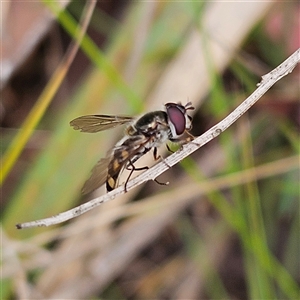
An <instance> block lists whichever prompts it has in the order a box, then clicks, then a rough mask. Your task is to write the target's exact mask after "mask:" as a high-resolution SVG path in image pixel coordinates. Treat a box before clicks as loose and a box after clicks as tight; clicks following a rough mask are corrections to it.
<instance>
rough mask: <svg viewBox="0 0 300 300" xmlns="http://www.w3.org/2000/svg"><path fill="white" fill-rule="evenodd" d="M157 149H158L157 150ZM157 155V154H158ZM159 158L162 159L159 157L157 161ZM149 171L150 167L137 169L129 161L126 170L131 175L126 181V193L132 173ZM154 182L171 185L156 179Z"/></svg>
mask: <svg viewBox="0 0 300 300" xmlns="http://www.w3.org/2000/svg"><path fill="white" fill-rule="evenodd" d="M155 149H156V148H155ZM156 154H157V153H156ZM159 158H160V157H158V158H157V159H159ZM148 169H149V167H148V166H145V167H141V168H137V167H135V165H134V164H133V163H132V161H131V160H129V162H128V165H127V166H126V170H129V171H130V173H129V175H128V177H127V179H126V182H125V185H124V191H125V193H127V184H128V181H129V179H130V177H131V175H132V173H133V172H134V171H143V170H148ZM153 181H155V182H156V183H158V184H160V185H168V184H169V182H160V181H158V180H157V179H156V178H155V179H154V180H153Z"/></svg>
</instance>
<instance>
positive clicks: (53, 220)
mask: <svg viewBox="0 0 300 300" xmlns="http://www.w3.org/2000/svg"><path fill="white" fill-rule="evenodd" d="M299 62H300V49H298V50H296V51H295V52H294V53H293V54H292V55H291V56H290V57H289V58H287V59H286V60H285V61H284V62H283V63H282V64H280V65H279V66H278V67H277V68H275V69H274V70H273V71H271V72H270V73H268V74H266V75H264V76H262V81H261V82H260V83H259V84H258V88H257V89H256V90H255V91H254V92H253V93H252V94H251V95H250V96H249V97H248V98H247V99H245V101H243V102H242V103H241V104H240V105H239V106H238V107H237V108H236V109H235V110H234V111H233V112H231V113H230V114H229V115H228V116H227V117H226V118H224V119H223V120H222V121H221V122H219V123H218V124H216V125H215V126H213V127H212V128H211V129H209V130H208V131H206V132H205V133H204V134H202V135H201V136H199V137H197V138H196V139H195V140H193V141H191V142H189V143H188V144H186V145H184V146H183V147H182V149H180V150H178V151H177V152H176V153H174V154H172V155H170V156H169V157H167V158H166V159H165V160H164V161H162V162H160V163H158V164H156V165H155V166H153V167H152V168H150V169H149V170H147V171H145V172H144V173H142V174H141V175H139V176H137V177H135V178H133V179H132V180H130V181H129V182H128V183H127V190H128V191H129V190H131V189H133V188H134V187H136V186H138V185H140V184H142V183H144V182H146V181H149V180H154V179H155V178H156V177H158V176H159V175H160V174H162V173H163V172H165V171H166V170H168V169H169V167H172V166H173V165H175V164H177V163H178V162H180V161H181V160H182V159H184V158H185V157H187V156H188V155H190V154H191V153H193V152H194V151H196V150H198V149H199V148H200V147H202V146H204V145H205V144H207V143H208V142H209V141H211V140H212V139H214V138H215V137H217V136H218V135H219V134H220V133H221V132H223V131H225V130H226V129H227V128H228V127H229V126H231V125H232V124H233V123H234V122H235V121H236V120H237V119H238V118H240V117H241V116H242V115H243V114H244V113H245V112H246V111H248V110H249V109H250V107H251V106H252V105H254V104H255V103H256V102H257V101H258V100H259V99H260V98H261V97H262V96H263V95H264V94H265V93H266V92H267V91H268V90H269V89H270V88H271V87H272V86H273V85H274V84H275V83H276V82H277V81H279V80H280V79H281V78H282V77H284V76H286V75H288V74H289V73H291V72H292V71H293V69H294V68H295V67H296V65H297V64H298V63H299ZM124 192H125V191H124V187H123V186H120V187H118V188H116V189H115V190H113V191H111V192H109V193H107V194H105V195H103V196H101V197H97V198H95V199H92V200H91V201H89V202H87V203H84V204H82V205H80V206H77V207H75V208H73V209H70V210H68V211H66V212H63V213H60V214H58V215H55V216H52V217H50V218H45V219H41V220H37V221H32V222H26V223H20V224H17V225H16V227H17V228H18V229H22V228H31V227H39V226H50V225H55V224H59V223H62V222H64V221H67V220H70V219H72V218H75V217H77V216H80V215H82V214H83V213H85V212H87V211H89V210H91V209H93V208H95V207H97V206H99V205H100V204H102V203H104V202H107V201H109V200H112V199H114V198H115V197H116V196H118V195H120V194H123V193H124Z"/></svg>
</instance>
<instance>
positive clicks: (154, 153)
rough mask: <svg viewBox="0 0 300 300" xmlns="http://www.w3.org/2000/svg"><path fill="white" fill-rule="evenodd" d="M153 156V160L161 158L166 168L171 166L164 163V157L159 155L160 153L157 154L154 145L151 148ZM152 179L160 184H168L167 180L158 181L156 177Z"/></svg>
mask: <svg viewBox="0 0 300 300" xmlns="http://www.w3.org/2000/svg"><path fill="white" fill-rule="evenodd" d="M167 148H168V145H167ZM168 149H169V148H168ZM153 158H154V160H159V159H161V160H162V161H163V162H164V164H165V165H166V166H167V167H168V168H171V167H170V166H169V165H168V164H167V163H166V161H165V160H164V158H163V157H161V155H157V148H156V147H154V149H153ZM154 181H155V182H156V183H158V184H160V185H168V184H169V182H160V181H158V180H157V179H156V178H155V179H154Z"/></svg>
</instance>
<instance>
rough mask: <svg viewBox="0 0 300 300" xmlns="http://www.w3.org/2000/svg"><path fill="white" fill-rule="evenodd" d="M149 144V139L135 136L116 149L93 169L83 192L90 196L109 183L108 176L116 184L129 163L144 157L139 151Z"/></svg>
mask: <svg viewBox="0 0 300 300" xmlns="http://www.w3.org/2000/svg"><path fill="white" fill-rule="evenodd" d="M148 142H149V137H145V136H134V137H129V138H128V139H127V140H125V141H124V142H123V144H122V145H120V146H116V147H114V148H113V149H112V151H110V152H109V154H108V155H107V157H105V158H102V159H100V160H99V161H98V163H97V164H96V166H95V167H94V168H93V169H92V174H91V176H90V178H89V179H88V180H87V181H86V182H85V184H84V186H83V188H82V190H81V192H82V193H83V194H88V193H90V192H92V191H94V190H96V189H97V188H99V187H100V186H102V185H103V184H104V183H105V182H106V181H107V178H108V176H109V177H111V178H113V179H114V180H115V182H116V181H117V178H118V177H119V174H120V172H122V170H123V169H124V167H125V166H126V165H127V163H128V161H129V160H134V161H136V160H137V159H138V158H139V157H140V156H142V155H143V153H140V154H139V151H140V149H141V148H143V147H144V146H145V145H146V144H147V143H148Z"/></svg>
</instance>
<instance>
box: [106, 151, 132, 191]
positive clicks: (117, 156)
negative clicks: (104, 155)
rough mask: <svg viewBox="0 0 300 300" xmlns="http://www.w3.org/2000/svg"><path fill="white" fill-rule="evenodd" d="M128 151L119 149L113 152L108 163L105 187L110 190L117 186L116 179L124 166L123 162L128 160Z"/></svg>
mask: <svg viewBox="0 0 300 300" xmlns="http://www.w3.org/2000/svg"><path fill="white" fill-rule="evenodd" d="M128 157H129V152H128V151H127V150H125V149H119V150H118V151H115V152H114V155H113V158H112V160H111V161H110V163H109V165H108V170H107V180H106V189H107V191H109V192H110V191H112V190H113V189H115V188H116V186H117V180H118V177H119V174H120V172H121V171H122V169H123V168H124V167H125V162H126V161H127V160H128Z"/></svg>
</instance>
